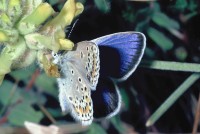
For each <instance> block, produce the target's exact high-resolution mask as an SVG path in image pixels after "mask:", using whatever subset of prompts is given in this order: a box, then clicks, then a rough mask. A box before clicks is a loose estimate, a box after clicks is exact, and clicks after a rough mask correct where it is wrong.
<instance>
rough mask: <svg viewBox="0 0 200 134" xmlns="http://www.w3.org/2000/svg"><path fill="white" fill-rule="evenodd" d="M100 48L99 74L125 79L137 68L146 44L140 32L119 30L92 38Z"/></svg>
mask: <svg viewBox="0 0 200 134" xmlns="http://www.w3.org/2000/svg"><path fill="white" fill-rule="evenodd" d="M92 42H94V43H95V44H97V45H98V46H99V50H100V67H101V68H100V76H103V77H105V76H109V77H114V78H117V79H118V80H119V81H123V80H126V79H127V78H128V77H129V76H130V75H131V74H132V73H133V72H134V71H135V69H136V68H137V66H138V64H139V62H140V61H141V58H142V56H143V53H144V49H145V46H146V38H145V35H144V34H142V33H140V32H120V33H115V34H111V35H106V36H103V37H100V38H97V39H94V40H92Z"/></svg>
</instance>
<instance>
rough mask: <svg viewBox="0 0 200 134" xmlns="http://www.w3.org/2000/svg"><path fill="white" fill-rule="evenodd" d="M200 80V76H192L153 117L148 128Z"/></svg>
mask: <svg viewBox="0 0 200 134" xmlns="http://www.w3.org/2000/svg"><path fill="white" fill-rule="evenodd" d="M199 78H200V74H198V73H194V74H192V75H190V76H189V77H188V78H187V79H186V80H185V81H184V82H183V83H182V84H181V85H180V86H179V87H178V88H177V89H176V90H175V91H174V92H173V93H172V94H171V95H170V96H169V97H168V98H167V100H165V102H164V103H163V104H162V105H161V106H160V107H159V108H158V109H157V110H156V111H155V112H154V113H153V114H152V115H151V117H150V118H149V119H148V120H147V122H146V126H147V127H149V126H151V125H153V124H154V123H155V122H156V121H157V120H158V119H159V118H160V117H161V116H162V115H163V114H164V113H165V112H166V111H167V110H168V109H169V108H170V107H171V106H172V105H173V104H174V103H175V101H176V100H177V99H178V98H179V97H180V96H181V95H182V94H183V93H184V92H185V91H186V90H187V89H188V88H189V87H190V86H192V84H194V83H195V82H196V81H197V80H198V79H199Z"/></svg>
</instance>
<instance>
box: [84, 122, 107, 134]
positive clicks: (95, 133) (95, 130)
mask: <svg viewBox="0 0 200 134" xmlns="http://www.w3.org/2000/svg"><path fill="white" fill-rule="evenodd" d="M87 134H106V131H105V130H104V129H103V128H102V127H101V126H100V125H98V124H96V123H92V125H91V126H90V127H89V130H88V132H87Z"/></svg>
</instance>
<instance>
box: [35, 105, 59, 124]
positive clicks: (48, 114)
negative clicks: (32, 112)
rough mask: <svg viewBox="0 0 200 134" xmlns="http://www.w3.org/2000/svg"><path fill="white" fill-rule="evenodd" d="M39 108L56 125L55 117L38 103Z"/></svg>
mask: <svg viewBox="0 0 200 134" xmlns="http://www.w3.org/2000/svg"><path fill="white" fill-rule="evenodd" d="M38 106H39V108H40V109H41V111H42V112H43V113H44V114H45V115H46V116H47V118H48V119H49V120H50V121H51V122H52V123H53V124H56V120H55V119H54V118H53V116H52V115H51V114H50V113H49V112H48V111H47V109H46V108H45V107H44V106H43V105H41V104H39V103H38Z"/></svg>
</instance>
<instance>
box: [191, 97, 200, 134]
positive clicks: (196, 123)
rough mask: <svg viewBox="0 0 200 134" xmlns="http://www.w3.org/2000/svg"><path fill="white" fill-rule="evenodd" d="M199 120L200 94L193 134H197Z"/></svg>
mask: <svg viewBox="0 0 200 134" xmlns="http://www.w3.org/2000/svg"><path fill="white" fill-rule="evenodd" d="M199 120H200V94H199V100H198V104H197V110H196V115H195V120H194V126H193V130H192V134H196V133H197V129H198V125H199Z"/></svg>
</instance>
